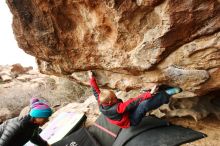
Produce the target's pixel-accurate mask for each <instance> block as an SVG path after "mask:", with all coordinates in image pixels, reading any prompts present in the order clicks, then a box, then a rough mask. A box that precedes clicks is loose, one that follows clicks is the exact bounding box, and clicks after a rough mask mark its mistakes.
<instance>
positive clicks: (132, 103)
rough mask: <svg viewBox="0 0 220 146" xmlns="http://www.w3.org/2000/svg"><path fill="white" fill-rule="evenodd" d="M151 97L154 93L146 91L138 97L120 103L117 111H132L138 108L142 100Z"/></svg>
mask: <svg viewBox="0 0 220 146" xmlns="http://www.w3.org/2000/svg"><path fill="white" fill-rule="evenodd" d="M151 97H152V95H151V93H150V92H145V93H143V94H141V95H139V96H138V97H136V98H130V99H129V100H127V101H125V102H121V103H119V104H118V107H117V112H118V113H124V112H127V111H130V110H132V109H134V108H136V107H137V106H138V105H139V104H140V103H141V102H142V101H144V100H146V99H149V98H151Z"/></svg>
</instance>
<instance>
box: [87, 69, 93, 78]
mask: <svg viewBox="0 0 220 146" xmlns="http://www.w3.org/2000/svg"><path fill="white" fill-rule="evenodd" d="M88 75H89V78H92V77H93V76H94V73H93V72H92V71H91V70H90V71H88Z"/></svg>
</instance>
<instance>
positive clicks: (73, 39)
mask: <svg viewBox="0 0 220 146" xmlns="http://www.w3.org/2000/svg"><path fill="white" fill-rule="evenodd" d="M7 3H8V6H9V8H10V10H11V12H12V13H13V16H14V18H13V29H14V33H15V36H16V39H17V41H18V44H19V46H20V48H22V49H23V50H24V51H25V52H26V53H28V54H30V55H33V56H35V57H36V58H37V60H38V66H39V69H40V71H41V72H43V73H46V74H55V75H63V76H67V77H69V78H73V79H74V80H76V81H78V82H81V83H84V84H88V79H87V74H86V71H87V70H91V69H92V70H95V72H96V74H97V77H98V81H99V83H100V84H101V85H103V86H106V87H110V88H118V89H121V90H130V89H138V88H141V87H150V86H151V85H152V83H158V84H167V85H171V86H179V87H181V88H182V89H183V91H184V92H182V93H181V94H179V95H178V96H177V97H179V98H188V97H196V96H200V95H204V94H206V93H208V92H210V91H212V90H219V89H220V31H219V30H220V1H219V0H192V1H177V0H136V1H135V0H96V1H94V0H74V1H72V0H56V1H55V0H48V1H46V0H32V1H29V0H7Z"/></svg>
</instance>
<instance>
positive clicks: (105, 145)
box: [89, 115, 121, 146]
mask: <svg viewBox="0 0 220 146" xmlns="http://www.w3.org/2000/svg"><path fill="white" fill-rule="evenodd" d="M120 130H121V128H120V127H118V126H115V125H113V124H111V123H109V122H108V121H107V120H106V118H105V117H104V115H100V116H99V118H98V119H97V120H96V122H95V123H94V125H93V126H91V127H90V128H89V132H90V133H91V134H92V135H93V137H94V138H95V139H96V140H97V141H98V142H99V143H100V144H101V145H102V146H112V144H113V143H114V141H115V139H116V137H117V135H118V133H119V131H120Z"/></svg>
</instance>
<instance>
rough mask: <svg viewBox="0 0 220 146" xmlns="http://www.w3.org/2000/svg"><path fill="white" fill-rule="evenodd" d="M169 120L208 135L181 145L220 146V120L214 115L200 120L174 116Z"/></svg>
mask: <svg viewBox="0 0 220 146" xmlns="http://www.w3.org/2000/svg"><path fill="white" fill-rule="evenodd" d="M169 121H170V122H171V123H173V124H176V125H182V126H184V127H187V128H192V129H194V130H196V131H200V132H202V133H204V134H206V135H207V137H206V138H203V139H200V140H197V141H194V142H191V143H187V144H184V145H181V146H220V120H218V119H217V118H215V117H214V116H209V117H207V118H205V119H203V120H201V121H198V122H195V121H194V120H193V119H190V118H172V119H170V120H169Z"/></svg>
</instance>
